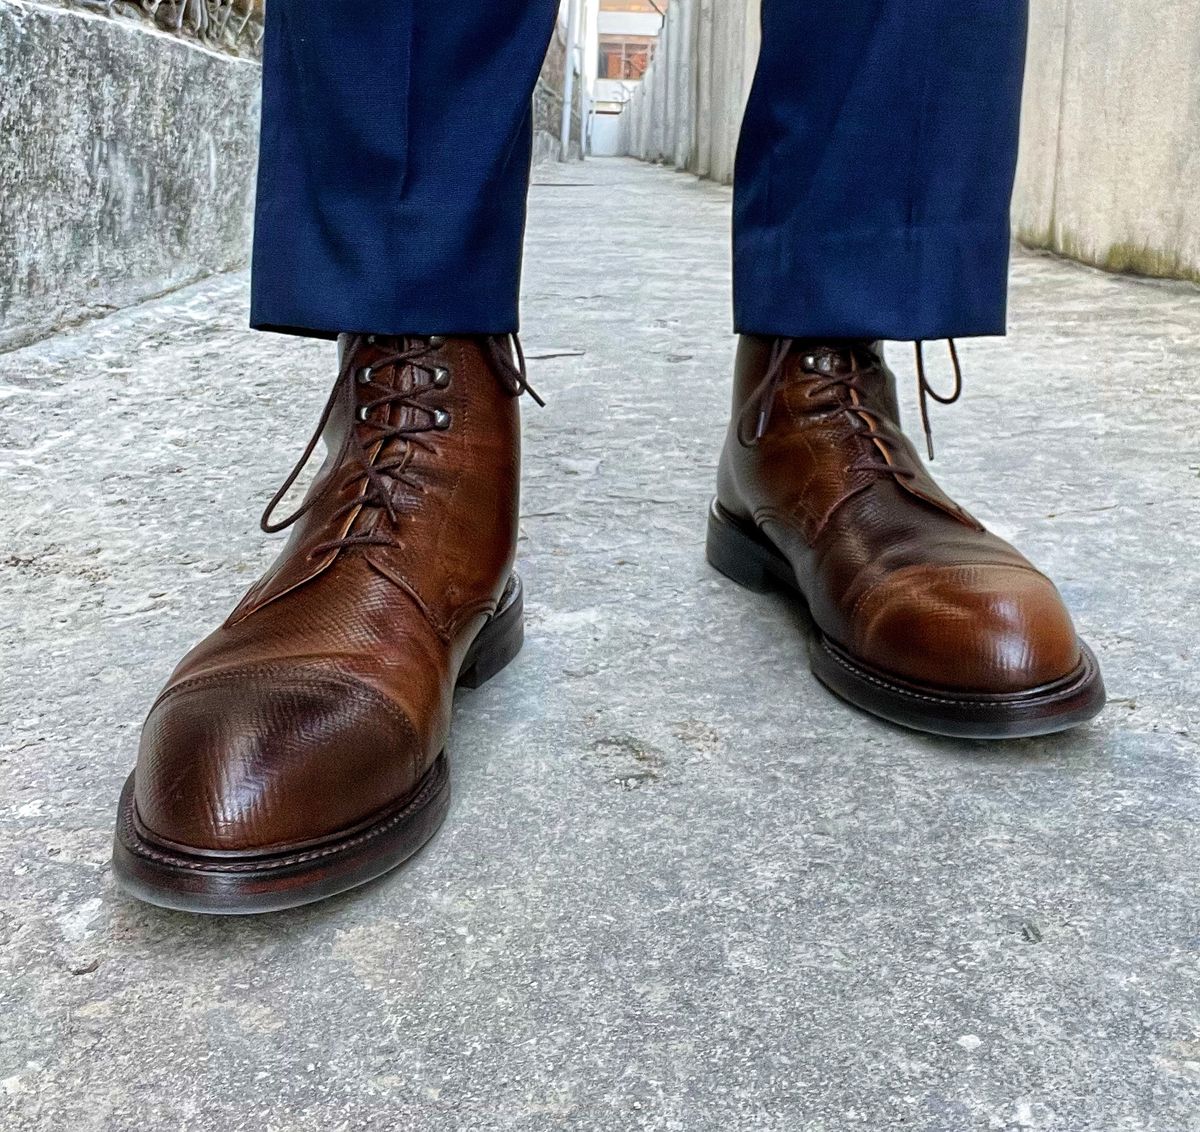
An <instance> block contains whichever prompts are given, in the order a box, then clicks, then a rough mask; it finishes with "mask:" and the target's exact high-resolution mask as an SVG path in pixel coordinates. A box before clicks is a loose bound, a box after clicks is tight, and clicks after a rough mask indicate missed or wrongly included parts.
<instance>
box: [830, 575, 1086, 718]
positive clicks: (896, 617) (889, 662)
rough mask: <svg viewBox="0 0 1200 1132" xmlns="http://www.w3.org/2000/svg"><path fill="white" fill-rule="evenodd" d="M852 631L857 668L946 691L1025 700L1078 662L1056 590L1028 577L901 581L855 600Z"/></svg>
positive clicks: (912, 578) (896, 579) (1071, 629)
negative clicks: (865, 665) (860, 663)
mask: <svg viewBox="0 0 1200 1132" xmlns="http://www.w3.org/2000/svg"><path fill="white" fill-rule="evenodd" d="M855 621H856V626H855V627H856V628H857V629H858V633H857V637H858V641H857V646H858V647H857V648H856V649H855V650H854V651H855V652H857V653H858V654H859V655H860V656H861V657H862V658H863V659H864V660H866V661H868V662H869V663H870V664H872V665H874V666H877V667H879V668H881V669H883V670H885V671H888V672H891V673H893V674H895V675H897V676H900V677H902V678H904V679H906V680H910V681H913V682H916V683H919V684H923V685H927V686H932V687H939V688H946V689H952V690H955V691H974V692H980V693H986V694H1006V693H1018V692H1025V691H1029V690H1031V689H1033V688H1039V687H1043V686H1045V685H1047V684H1052V683H1054V682H1056V681H1058V680H1062V679H1063V678H1064V677H1067V676H1069V675H1070V674H1071V673H1072V672H1073V671H1074V670H1075V669H1076V668H1077V667H1078V665H1079V663H1080V660H1081V656H1082V653H1081V650H1080V644H1079V639H1078V637H1077V635H1076V633H1075V626H1074V624H1073V623H1072V621H1071V616H1070V614H1069V613H1068V612H1067V609H1066V607H1065V606H1064V605H1063V601H1062V598H1061V597H1060V596H1059V593H1058V590H1057V589H1056V588H1055V586H1054V584H1053V582H1051V581H1050V580H1049V579H1048V578H1046V577H1045V576H1044V575H1043V574H1040V573H1038V572H1037V571H1036V570H1034V569H1032V568H1029V567H1020V566H1008V565H990V564H981V565H963V566H954V567H937V568H923V569H920V570H916V571H906V572H903V573H901V574H897V575H894V576H893V577H891V578H889V579H887V580H885V581H884V582H882V583H881V584H879V585H878V586H876V587H874V588H873V589H872V590H871V591H870V592H869V593H868V594H866V595H865V597H864V598H862V599H860V601H859V605H858V608H857V612H856V618H855Z"/></svg>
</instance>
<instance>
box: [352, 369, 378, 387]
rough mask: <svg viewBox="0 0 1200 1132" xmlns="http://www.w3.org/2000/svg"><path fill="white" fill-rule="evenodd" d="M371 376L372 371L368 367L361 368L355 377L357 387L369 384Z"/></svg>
mask: <svg viewBox="0 0 1200 1132" xmlns="http://www.w3.org/2000/svg"><path fill="white" fill-rule="evenodd" d="M373 375H374V371H373V370H372V369H371V367H370V366H363V367H362V369H360V370H359V371H358V373H357V375H356V376H357V379H358V383H359V385H367V384H369V383H370V381H371V378H372V376H373Z"/></svg>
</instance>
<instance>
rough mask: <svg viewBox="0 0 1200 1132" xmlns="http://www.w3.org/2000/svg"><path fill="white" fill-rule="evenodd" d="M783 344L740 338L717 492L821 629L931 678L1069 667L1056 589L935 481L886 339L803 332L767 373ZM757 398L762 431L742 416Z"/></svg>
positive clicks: (1023, 677)
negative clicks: (911, 431) (788, 569)
mask: <svg viewBox="0 0 1200 1132" xmlns="http://www.w3.org/2000/svg"><path fill="white" fill-rule="evenodd" d="M775 346H776V343H775V340H773V339H770V338H759V337H753V336H743V337H742V339H741V342H740V346H739V350H738V361H737V371H736V375H735V379H734V399H733V419H732V422H731V424H730V429H729V435H728V437H727V439H726V443H725V448H724V451H723V453H722V457H721V463H720V469H719V472H718V488H717V499H718V503H719V504H720V506H721V507H722V508H723V509H724V510H725V511H726V512H727V513H728V514H729V515H730V516H732V517H733V518H734V519H735V520H740V521H741V522H742V523H743V524H745V525H747V526H748V527H749V526H751V525H752V526H753V527H756V528H757V529H758V530H759V531H761V532H762V533H763V534H764V535H765V536H766V537H767V539H769V541H770V542H771V543H772V544H773V545H774V546H775V548H776V549H777V550H779V551H780V552H782V553H783V554H784V555H785V556H786V557H787V559H788V561H789V562H790V564H791V566H792V568H793V569H794V571H795V575H796V581H797V583H798V585H799V587H800V589H801V590H802V592H803V593H804V595H805V597H806V599H807V601H808V604H809V607H810V610H811V612H812V615H813V619H814V620H815V622H816V623H817V625H818V626H819V628H820V629H821V630H822V631H823V632H824V633H825V634H826V635H827V636H828V637H829V638H831V639H832V640H833V641H834V642H835V643H836V644H838V645H840V646H841V647H842V648H843V649H845V650H846V651H847V652H848V653H850V654H851V655H852V656H854V657H856V658H858V659H859V660H861V661H863V662H865V663H866V664H867V665H869V666H870V667H872V668H873V669H876V670H878V671H879V672H881V673H886V674H889V675H892V676H895V677H899V678H901V679H903V680H906V681H910V682H913V683H916V684H920V685H923V686H927V687H934V688H944V689H949V690H955V691H975V692H984V693H993V694H996V693H1001V694H1002V693H1015V692H1021V691H1025V690H1028V689H1032V688H1035V687H1039V686H1042V685H1045V684H1050V683H1053V682H1054V681H1057V680H1060V679H1062V678H1064V677H1066V676H1068V675H1069V674H1070V673H1072V671H1074V670H1075V669H1076V668H1077V667H1078V665H1079V663H1080V660H1081V651H1080V645H1079V641H1078V639H1077V637H1076V633H1075V629H1074V626H1073V625H1072V622H1071V618H1070V615H1069V614H1068V612H1067V610H1066V608H1065V607H1064V605H1063V602H1062V599H1061V598H1060V596H1059V594H1058V591H1057V589H1056V588H1055V586H1054V584H1053V583H1052V582H1051V581H1050V580H1049V579H1048V578H1047V577H1046V576H1045V575H1044V574H1042V573H1040V572H1039V571H1038V570H1036V569H1035V568H1034V567H1033V566H1032V565H1031V564H1030V563H1029V562H1028V560H1027V559H1025V558H1024V557H1023V556H1022V555H1021V554H1020V553H1019V552H1018V551H1017V550H1015V549H1014V548H1013V547H1012V546H1010V545H1009V544H1008V543H1007V542H1005V541H1003V540H1002V539H1000V538H998V537H996V536H995V535H993V534H991V533H990V532H988V531H986V530H985V529H984V528H983V527H982V526H981V525H980V524H979V523H978V522H977V521H976V520H975V519H974V518H973V517H972V516H971V515H970V514H968V513H967V512H966V511H965V510H963V508H961V507H960V506H959V505H958V504H956V503H955V502H954V501H953V500H951V499H950V498H949V497H948V496H947V495H946V494H945V493H944V492H943V491H942V490H941V489H940V488H939V487H938V486H937V484H936V483H935V482H934V481H933V479H932V478H931V477H930V475H929V473H928V472H927V471H926V470H925V468H924V466H923V465H922V463H921V460H920V458H919V457H918V455H917V453H916V450H915V449H914V448H913V446H912V444H911V443H910V442H909V441H908V440H907V438H906V437H905V436H904V434H903V432H902V431H901V428H900V422H899V410H898V407H897V402H896V391H895V379H894V377H893V375H892V374H891V372H890V371H889V370H888V369H887V367H886V365H885V364H884V363H883V360H882V351H881V348H880V347H879V346H878V344H872V343H862V344H859V345H858V346H856V347H850V346H848V345H847V344H838V343H831V344H824V345H822V344H820V343H814V342H803V341H800V342H796V343H794V344H792V346H791V348H790V350H789V351H788V353H787V355H786V357H785V358H783V360H782V361H781V363H780V364H779V365H778V366H777V367H776V368H777V373H778V376H777V378H774V379H772V378H771V376H770V367H771V363H772V360H774V359H773V355H772V350H773V348H775ZM764 377H766V378H767V379H768V380H767V384H768V385H771V386H772V388H771V389H770V390H769V391H768V392H769V393H771V394H772V395H773V396H772V397H766V398H764V397H763V396H762V393H763V390H762V385H763V382H764ZM762 407H766V409H767V410H768V412H767V417H766V419H765V421H764V427H763V428H762V430H761V436H760V437H759V438H757V440H756V439H755V438H754V436H753V435H752V434H753V431H754V430H753V428H750V429H747V427H746V419H747V416H748V415H749V416H750V417H751V418H753V416H754V414H755V413H756V412H758V411H759V409H760V408H762ZM868 434H874V435H868Z"/></svg>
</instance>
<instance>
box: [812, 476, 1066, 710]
mask: <svg viewBox="0 0 1200 1132" xmlns="http://www.w3.org/2000/svg"><path fill="white" fill-rule="evenodd" d="M805 557H806V562H804V563H801V564H800V565H801V570H802V573H801V574H800V575H799V576H800V577H801V584H802V588H803V589H804V591H805V593H806V595H807V597H808V599H809V604H810V607H811V609H812V612H813V617H814V619H815V620H816V622H817V624H818V625H819V626H820V627H821V628H822V629H823V630H824V631H825V632H826V634H828V635H829V636H830V637H831V638H832V639H833V640H834V641H835V642H836V643H837V644H839V645H841V646H842V647H843V648H845V649H846V650H847V651H848V652H850V653H852V654H853V655H855V656H856V657H857V658H859V659H860V660H863V661H865V662H866V663H867V664H869V665H871V666H872V667H875V668H878V669H879V670H881V671H882V672H886V673H889V674H892V675H896V676H900V677H902V678H904V679H907V680H910V681H912V682H914V683H918V684H923V685H928V686H933V687H941V688H947V689H955V690H970V691H979V692H983V693H995V694H1003V693H1008V692H1015V691H1025V690H1028V689H1031V688H1036V687H1040V686H1043V685H1046V684H1050V683H1053V682H1055V681H1057V680H1060V679H1063V678H1065V677H1067V676H1068V675H1070V674H1071V673H1072V672H1073V671H1074V670H1075V668H1076V667H1077V666H1078V664H1079V661H1080V657H1081V653H1080V647H1079V642H1078V639H1077V636H1076V633H1075V628H1074V625H1073V624H1072V621H1071V617H1070V614H1069V613H1068V612H1067V609H1066V607H1065V605H1064V603H1063V601H1062V598H1061V597H1060V595H1059V593H1058V590H1057V589H1056V588H1055V586H1054V584H1053V583H1052V582H1051V581H1050V579H1049V578H1047V577H1046V576H1045V575H1044V574H1042V573H1040V572H1039V571H1038V570H1037V569H1036V568H1035V567H1034V566H1033V565H1032V564H1031V563H1030V562H1029V561H1028V559H1026V558H1025V557H1024V556H1023V555H1022V554H1021V553H1020V552H1018V551H1017V550H1016V549H1015V548H1014V547H1013V546H1011V545H1010V544H1009V543H1007V542H1005V541H1004V540H1003V539H1001V538H999V537H997V536H996V535H994V534H992V533H991V532H990V531H987V530H985V529H983V528H982V527H979V526H976V525H968V524H967V523H965V522H963V521H960V520H958V519H956V518H954V517H953V516H952V515H950V514H949V513H947V512H946V511H944V510H942V509H940V508H938V507H935V506H933V505H930V504H927V503H925V502H923V501H921V500H919V499H917V498H915V497H914V496H913V495H912V494H911V493H910V492H909V491H908V490H906V488H905V487H904V486H901V485H899V484H896V483H893V482H880V483H877V484H875V485H874V486H872V487H871V488H870V489H868V490H866V491H864V492H861V493H860V494H859V495H857V496H855V497H854V498H853V499H851V500H849V501H847V502H846V503H845V504H844V505H843V506H842V507H841V508H840V509H839V511H838V512H837V513H836V514H835V515H834V516H833V518H832V519H831V520H830V522H829V524H828V525H827V527H826V529H825V530H824V531H823V532H822V534H821V536H820V537H819V539H818V540H817V542H816V544H815V545H813V546H812V548H811V550H810V551H809V553H808V554H807V555H806V556H805Z"/></svg>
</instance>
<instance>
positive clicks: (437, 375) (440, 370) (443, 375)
mask: <svg viewBox="0 0 1200 1132" xmlns="http://www.w3.org/2000/svg"><path fill="white" fill-rule="evenodd" d="M449 385H450V371H449V370H448V369H446V367H445V366H437V367H435V368H434V371H433V387H434V388H435V389H446V388H448V387H449Z"/></svg>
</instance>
